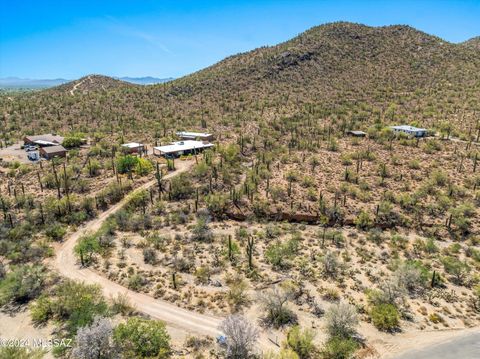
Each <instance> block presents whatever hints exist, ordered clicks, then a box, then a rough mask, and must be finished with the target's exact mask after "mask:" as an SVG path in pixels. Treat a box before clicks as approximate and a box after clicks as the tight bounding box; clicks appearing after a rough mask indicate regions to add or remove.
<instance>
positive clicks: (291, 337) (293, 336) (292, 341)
mask: <svg viewBox="0 0 480 359" xmlns="http://www.w3.org/2000/svg"><path fill="white" fill-rule="evenodd" d="M314 337H315V334H314V332H313V331H312V330H310V329H305V330H301V329H300V327H299V326H298V325H295V326H293V327H292V328H291V329H290V330H289V331H288V333H287V341H286V344H287V346H288V347H289V348H290V349H292V350H293V351H294V352H295V353H297V355H298V357H299V358H300V359H308V358H314V357H315V351H316V348H315V345H314V344H313V339H314Z"/></svg>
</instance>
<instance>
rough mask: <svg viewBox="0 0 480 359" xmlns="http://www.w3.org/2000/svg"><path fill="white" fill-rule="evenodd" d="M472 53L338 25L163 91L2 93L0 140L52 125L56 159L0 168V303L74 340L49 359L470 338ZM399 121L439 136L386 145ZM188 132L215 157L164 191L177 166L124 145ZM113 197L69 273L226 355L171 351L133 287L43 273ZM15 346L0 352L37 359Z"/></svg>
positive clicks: (177, 344)
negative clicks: (161, 304)
mask: <svg viewBox="0 0 480 359" xmlns="http://www.w3.org/2000/svg"><path fill="white" fill-rule="evenodd" d="M400 40H401V41H400ZM399 44H401V45H399ZM419 46H420V47H421V48H422V50H419V49H418V47H419ZM374 49H375V50H374ZM475 51H477V50H475V48H473V47H472V48H469V47H466V46H463V45H453V44H448V43H446V42H444V41H442V40H440V39H437V38H434V37H431V36H429V35H426V34H424V33H420V32H417V31H415V30H413V29H411V28H405V27H398V26H395V27H387V28H367V27H363V26H359V25H353V24H333V25H327V26H323V27H319V28H314V29H312V30H309V31H308V32H306V33H304V34H302V35H300V36H299V37H297V38H295V39H293V40H291V41H289V42H286V43H284V44H281V45H278V46H276V47H269V48H261V49H257V50H254V51H252V52H250V53H246V54H241V55H238V56H234V57H230V58H227V59H225V60H224V61H222V62H220V63H219V64H217V65H215V66H213V67H211V68H208V69H205V70H203V71H200V72H199V73H196V74H193V75H191V76H188V77H186V78H182V79H179V80H176V81H174V82H171V83H167V84H163V85H156V86H150V87H148V88H142V87H138V86H133V85H126V84H123V83H121V82H118V81H113V80H111V79H108V78H104V77H100V76H91V77H89V80H88V81H87V80H85V79H84V81H83V82H82V84H81V86H78V88H76V91H75V92H73V94H72V92H71V91H70V90H71V89H72V87H73V84H67V85H62V86H61V87H58V88H56V89H52V90H47V91H42V92H38V93H31V94H28V93H27V94H25V93H22V94H8V95H3V94H2V95H1V96H0V108H1V110H2V117H1V118H0V123H1V124H2V132H1V136H0V140H1V143H2V146H4V145H9V144H11V143H13V142H16V141H17V140H19V139H21V138H22V136H23V135H25V134H28V133H33V132H35V133H40V132H45V131H50V132H52V131H57V132H59V133H62V134H63V135H65V136H66V137H67V139H68V141H67V144H66V146H67V147H68V148H69V149H70V150H69V153H68V157H67V159H62V160H54V161H50V162H46V161H42V162H40V164H35V165H20V164H18V163H3V164H2V167H1V168H0V180H1V182H0V184H1V185H0V206H1V208H0V210H1V212H2V213H1V217H0V219H1V223H0V238H1V240H0V258H1V265H0V278H1V281H0V305H1V306H2V308H3V310H4V311H5V312H10V313H14V312H15V311H18V310H20V309H21V308H23V309H25V308H28V311H29V313H30V316H31V319H32V323H35V324H36V325H47V324H48V325H53V326H54V328H55V330H54V332H53V333H52V336H53V337H56V338H70V339H72V346H71V347H65V346H59V347H57V348H55V350H54V351H53V353H54V354H55V355H57V356H60V357H61V356H64V357H68V356H71V357H75V358H91V357H100V358H115V357H124V358H133V357H155V358H166V357H170V356H177V357H184V356H189V357H196V358H201V357H213V356H215V355H218V356H222V357H227V358H248V357H249V356H252V355H256V356H259V357H265V358H301V359H303V358H350V357H353V356H358V357H367V356H368V355H375V354H376V350H377V348H375V345H374V344H372V341H373V340H372V339H374V338H376V337H377V336H378V335H382V333H391V334H392V335H402V333H409V332H415V331H418V332H421V331H427V330H432V331H435V330H439V329H449V328H468V327H474V326H478V325H479V321H480V275H479V267H480V237H479V228H480V213H479V204H480V172H479V171H480V169H479V168H478V164H477V162H478V158H479V157H480V153H479V152H480V146H479V134H480V125H479V121H480V117H479V113H480V108H479V102H478V101H479V98H480V96H479V95H480V91H479V90H480V82H479V74H480V71H479V68H480V57H479V56H478V52H475ZM341 54H344V57H341ZM339 59H341V61H340V60H339ZM398 123H408V124H413V125H419V126H423V127H427V128H428V129H429V130H431V131H432V132H436V136H432V137H429V138H426V139H412V138H408V137H406V136H399V135H394V134H393V133H392V132H391V130H390V129H389V125H391V124H398ZM181 129H197V130H202V131H207V130H208V131H211V132H213V133H214V134H215V135H216V138H217V140H216V141H215V145H216V146H215V147H214V149H213V150H209V151H206V152H204V153H203V154H201V155H198V156H195V157H193V158H190V163H191V169H190V170H189V171H186V172H184V173H181V174H178V175H176V176H173V177H170V178H169V179H164V174H165V173H167V172H168V171H172V170H173V169H174V168H175V164H177V165H178V163H179V161H183V160H184V159H183V158H182V159H176V160H174V161H172V160H169V161H165V160H160V159H158V158H155V157H153V156H151V155H147V156H145V157H137V156H133V155H129V154H126V153H124V152H122V150H121V149H120V146H119V145H120V144H121V143H123V142H126V141H133V140H135V141H139V142H144V143H145V144H147V145H149V146H150V147H151V146H153V145H155V144H164V143H166V142H167V141H169V140H171V139H172V138H173V134H174V132H175V131H176V130H181ZM349 129H361V130H364V131H365V132H367V133H368V136H367V137H366V138H355V137H349V136H347V134H346V131H347V130H349ZM81 138H88V139H89V141H88V145H82V143H81V141H79V139H81ZM147 181H152V185H151V186H150V187H148V188H146V189H141V190H139V191H136V192H134V193H133V194H131V193H132V190H133V189H135V188H138V187H139V186H140V185H142V184H145V183H147ZM127 195H128V197H127V200H126V205H125V206H123V208H121V209H120V210H118V211H116V212H115V213H114V214H113V215H111V216H110V217H108V219H107V220H105V221H104V222H103V224H102V226H101V228H100V229H99V230H98V231H95V232H89V233H85V234H84V236H82V237H81V238H80V239H79V241H78V242H77V243H76V246H75V249H74V250H75V254H76V257H77V260H78V264H79V265H80V266H82V267H84V268H89V269H91V270H93V271H95V272H96V273H100V274H101V275H102V276H104V277H106V278H108V279H110V280H112V281H114V282H116V283H119V284H121V285H122V286H124V287H126V288H129V289H131V290H133V291H137V292H141V293H145V294H147V295H149V296H151V297H154V298H157V299H159V300H165V301H167V302H171V303H174V304H175V305H177V306H179V307H182V308H185V309H188V310H192V311H195V312H200V313H205V314H208V315H213V316H215V317H219V318H224V319H223V321H222V324H221V327H220V329H219V330H220V331H222V332H223V333H224V334H225V335H226V341H225V343H223V344H222V343H215V341H214V338H211V337H205V336H200V335H196V334H195V335H192V336H190V337H188V338H187V339H186V340H184V341H178V340H177V339H175V338H171V336H170V334H169V332H168V331H167V329H168V328H166V327H165V324H164V323H162V322H159V321H154V320H148V319H146V318H143V317H141V316H140V314H141V313H139V312H138V311H137V309H136V308H135V303H131V302H130V301H129V300H128V299H127V298H126V297H122V296H120V297H118V298H105V297H104V296H103V294H102V292H101V288H99V287H97V286H94V285H90V284H88V283H77V282H74V281H71V280H67V279H65V278H61V277H59V276H58V275H57V273H55V271H52V270H51V262H52V258H53V256H54V255H55V250H56V249H57V248H58V246H60V245H61V243H62V242H63V241H64V240H65V239H66V238H67V237H68V236H69V235H70V234H71V233H73V232H74V231H76V230H77V229H78V228H79V227H80V226H82V225H83V224H85V223H87V222H89V221H90V220H92V219H94V218H97V216H98V215H100V214H101V213H103V212H104V211H105V210H107V209H108V208H111V206H113V205H114V204H116V203H118V202H119V201H120V200H122V199H124V198H125V196H127ZM272 341H273V342H276V344H277V345H274V344H272ZM145 343H147V344H145ZM265 343H267V344H265ZM272 346H273V349H272ZM259 347H260V348H261V349H262V351H260V350H259ZM13 352H14V349H13V348H6V349H3V352H2V353H1V355H6V356H7V357H8V355H17V356H18V357H22V355H24V356H25V357H27V356H28V355H30V356H33V357H35V356H38V357H41V356H42V355H43V353H41V352H35V353H30V354H27V353H26V352H25V353H24V352H23V349H22V350H20V349H18V350H17V352H16V353H15V354H12V353H13ZM377 354H378V353H377Z"/></svg>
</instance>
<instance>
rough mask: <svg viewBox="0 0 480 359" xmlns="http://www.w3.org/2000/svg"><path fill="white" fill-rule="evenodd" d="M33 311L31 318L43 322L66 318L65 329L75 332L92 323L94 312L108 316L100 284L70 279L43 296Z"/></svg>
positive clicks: (95, 314) (35, 304) (71, 332)
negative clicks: (46, 295)
mask: <svg viewBox="0 0 480 359" xmlns="http://www.w3.org/2000/svg"><path fill="white" fill-rule="evenodd" d="M31 311H32V319H34V320H35V321H38V322H41V323H42V322H46V321H47V320H49V319H57V320H60V321H62V322H66V329H67V330H68V332H69V333H70V334H72V335H74V334H75V333H76V331H77V329H78V328H80V327H83V326H85V325H89V324H91V323H92V322H93V319H94V318H95V316H98V315H99V316H106V315H107V314H108V305H107V303H106V301H105V299H104V297H103V295H102V290H101V288H100V286H97V285H87V284H83V283H77V282H74V281H70V280H68V281H65V282H63V283H61V284H59V285H58V286H57V287H56V288H55V290H54V293H53V295H51V296H50V297H49V298H47V297H40V298H39V300H37V301H36V302H35V303H33V304H32V306H31Z"/></svg>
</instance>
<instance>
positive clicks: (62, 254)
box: [54, 161, 220, 336]
mask: <svg viewBox="0 0 480 359" xmlns="http://www.w3.org/2000/svg"><path fill="white" fill-rule="evenodd" d="M191 166H192V162H186V161H185V162H181V161H179V162H177V170H176V171H175V172H173V173H170V174H168V175H166V176H164V179H168V178H170V177H173V176H175V175H177V174H179V173H181V172H184V171H187V170H188V169H190V168H191ZM155 183H156V180H151V181H149V182H147V183H145V184H143V185H142V186H141V187H140V188H139V189H145V188H149V187H151V186H152V185H154V184H155ZM126 200H127V198H125V199H124V200H122V201H121V202H119V203H117V204H116V205H114V206H113V207H111V208H109V209H108V210H107V211H105V212H103V213H102V214H101V215H100V216H99V217H97V218H96V219H94V220H93V221H91V222H89V223H87V224H86V225H84V226H82V227H81V228H80V229H79V230H77V231H76V232H74V233H73V234H71V235H70V236H69V237H68V238H67V240H66V241H65V242H64V243H63V244H62V246H61V247H60V248H59V250H58V252H57V257H56V260H55V262H54V265H55V267H56V269H57V270H58V272H59V273H60V274H61V275H63V276H65V277H67V278H70V279H75V280H80V281H85V282H88V283H91V284H99V285H101V286H102V288H103V291H104V294H105V295H106V296H107V297H108V296H116V295H118V294H123V293H126V294H127V295H128V297H129V298H130V300H131V301H132V302H133V303H134V304H135V306H136V308H137V309H138V310H139V311H141V312H143V313H145V314H148V315H149V316H151V317H152V318H155V319H161V320H163V321H165V322H166V323H167V324H168V325H169V326H171V327H174V328H180V329H183V330H185V331H186V332H190V333H197V334H208V335H212V336H216V335H218V333H219V331H218V329H217V328H218V325H219V323H220V319H219V318H215V317H213V316H207V315H203V314H198V313H194V312H191V311H188V310H184V309H181V308H178V307H176V306H175V305H172V304H171V303H168V302H165V301H161V300H156V299H154V298H152V297H150V296H147V295H145V294H141V293H136V292H134V291H131V290H128V289H126V288H125V287H122V286H120V285H118V284H116V283H114V282H112V281H110V280H108V279H106V278H104V277H102V276H100V275H99V274H97V273H95V272H94V271H92V270H90V269H88V268H80V267H79V266H78V265H77V259H76V257H75V255H74V253H73V248H74V246H75V244H76V242H77V240H78V238H80V237H81V236H82V235H84V234H85V233H86V232H94V231H95V230H97V229H99V228H100V226H101V224H102V223H103V222H104V221H105V219H107V218H108V216H110V215H111V214H113V213H115V212H116V211H118V210H119V209H121V208H122V207H123V205H124V204H125V202H126ZM173 335H178V331H172V336H173Z"/></svg>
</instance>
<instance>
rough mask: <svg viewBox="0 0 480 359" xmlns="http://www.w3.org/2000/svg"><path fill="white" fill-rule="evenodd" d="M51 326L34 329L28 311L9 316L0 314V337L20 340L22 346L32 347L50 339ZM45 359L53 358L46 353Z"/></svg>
mask: <svg viewBox="0 0 480 359" xmlns="http://www.w3.org/2000/svg"><path fill="white" fill-rule="evenodd" d="M52 331H53V325H52V324H50V325H46V326H42V327H36V326H34V325H33V323H32V321H31V319H30V312H29V311H28V310H26V309H25V310H21V311H20V312H17V313H13V314H9V313H4V312H0V337H1V338H2V339H22V340H24V341H25V342H22V345H23V344H25V345H29V346H30V347H31V346H32V345H33V342H34V341H39V340H42V341H45V340H47V339H51V338H52ZM44 358H45V359H50V358H53V355H52V354H51V353H50V352H47V353H46V355H45V357H44Z"/></svg>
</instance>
